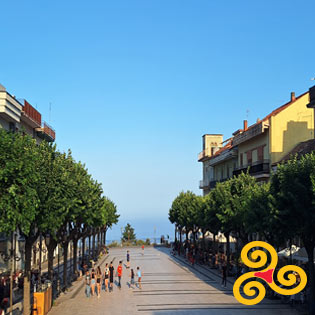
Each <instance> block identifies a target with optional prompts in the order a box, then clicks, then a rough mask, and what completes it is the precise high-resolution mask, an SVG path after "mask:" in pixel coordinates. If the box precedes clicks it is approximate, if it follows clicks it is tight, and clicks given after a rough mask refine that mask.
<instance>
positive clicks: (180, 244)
mask: <svg viewBox="0 0 315 315" xmlns="http://www.w3.org/2000/svg"><path fill="white" fill-rule="evenodd" d="M179 233H180V234H179V246H178V256H180V252H181V248H182V242H183V237H182V229H179Z"/></svg>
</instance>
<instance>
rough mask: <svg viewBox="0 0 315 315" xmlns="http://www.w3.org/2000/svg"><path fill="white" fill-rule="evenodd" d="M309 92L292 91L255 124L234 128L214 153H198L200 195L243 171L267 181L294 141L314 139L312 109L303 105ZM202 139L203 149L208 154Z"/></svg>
mask: <svg viewBox="0 0 315 315" xmlns="http://www.w3.org/2000/svg"><path fill="white" fill-rule="evenodd" d="M309 95H310V93H309V92H306V93H304V94H302V95H300V96H298V97H296V96H295V94H294V93H293V92H292V93H291V98H290V100H289V102H288V103H286V104H284V105H282V106H280V107H278V108H277V109H275V110H274V111H272V112H271V113H270V114H269V115H267V116H266V117H264V118H263V119H261V120H260V119H258V120H257V121H256V123H255V124H252V125H251V126H248V124H247V121H246V120H245V121H244V124H243V128H242V129H238V130H237V131H235V132H234V133H233V135H232V137H231V138H230V139H228V140H227V141H225V144H224V142H223V141H221V143H219V144H218V147H219V148H220V149H219V150H217V151H216V152H215V153H214V154H208V155H206V154H204V155H201V154H199V157H198V161H199V162H202V163H203V180H202V181H201V182H200V183H201V184H202V185H201V184H200V185H199V187H200V188H201V189H202V190H203V194H204V195H206V194H207V193H209V192H210V190H211V189H212V188H214V187H215V184H216V183H217V182H219V181H224V180H227V179H228V178H231V177H232V176H234V175H235V176H237V175H239V174H240V173H241V172H246V171H247V170H248V171H249V174H250V175H252V176H254V177H255V178H256V180H257V181H268V180H269V178H270V174H271V171H272V169H274V167H275V165H277V163H279V162H280V161H281V160H282V159H283V158H284V157H285V156H287V155H288V154H289V153H290V152H291V151H292V150H293V149H294V148H295V147H296V146H297V145H298V144H300V143H302V142H305V141H308V140H310V139H314V111H313V109H311V108H308V107H307V104H308V103H309V102H310V97H309ZM206 136H207V135H206ZM204 137H205V136H204ZM222 140H223V136H222ZM203 142H204V143H203V150H204V151H206V152H207V153H209V149H208V151H207V146H205V141H203ZM206 144H207V142H206ZM208 147H209V146H208ZM210 151H211V150H210ZM206 184H207V185H206Z"/></svg>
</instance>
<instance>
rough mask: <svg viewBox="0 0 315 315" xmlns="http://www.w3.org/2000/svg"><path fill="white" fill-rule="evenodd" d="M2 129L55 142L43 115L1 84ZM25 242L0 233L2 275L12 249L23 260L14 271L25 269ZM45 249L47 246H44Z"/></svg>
mask: <svg viewBox="0 0 315 315" xmlns="http://www.w3.org/2000/svg"><path fill="white" fill-rule="evenodd" d="M0 128H3V129H6V130H8V131H11V132H17V131H21V132H24V133H25V134H29V135H30V136H32V137H33V138H34V139H35V140H36V141H37V143H40V142H41V141H43V140H46V141H47V142H53V141H55V138H56V134H55V131H54V129H53V128H52V127H50V126H49V125H48V124H47V123H46V122H43V121H42V115H41V114H40V113H39V112H38V111H37V110H36V109H35V108H34V107H33V106H32V105H31V104H30V103H29V102H27V101H26V100H24V99H17V98H16V97H15V96H14V95H11V94H10V93H9V92H8V91H7V90H6V88H5V87H4V86H3V85H1V84H0ZM23 242H24V239H23V237H21V236H20V235H19V234H18V233H17V232H16V233H13V235H11V237H10V238H9V239H8V237H7V236H6V235H4V234H1V233H0V253H1V255H0V273H1V272H5V271H6V270H8V269H9V261H8V259H7V257H8V255H9V253H10V249H11V248H13V249H14V250H15V251H16V252H17V253H18V256H20V257H21V258H22V259H21V260H19V261H15V260H14V269H16V270H18V269H23V268H24V258H23ZM39 247H40V246H39V240H38V242H37V243H36V244H35V245H34V250H33V260H32V261H33V263H34V264H35V263H37V262H38V260H39V259H40V252H39V250H38V248H39ZM43 247H45V245H43ZM42 253H43V257H41V258H42V261H44V260H46V258H47V257H46V256H47V252H46V251H45V248H44V250H43V251H42Z"/></svg>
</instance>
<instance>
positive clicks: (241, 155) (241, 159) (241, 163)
mask: <svg viewBox="0 0 315 315" xmlns="http://www.w3.org/2000/svg"><path fill="white" fill-rule="evenodd" d="M240 166H241V167H242V166H243V153H241V154H240Z"/></svg>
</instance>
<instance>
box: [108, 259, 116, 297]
mask: <svg viewBox="0 0 315 315" xmlns="http://www.w3.org/2000/svg"><path fill="white" fill-rule="evenodd" d="M108 269H109V292H112V291H113V289H114V286H113V283H114V271H115V268H114V266H113V262H112V261H111V263H110V266H109V268H108Z"/></svg>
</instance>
